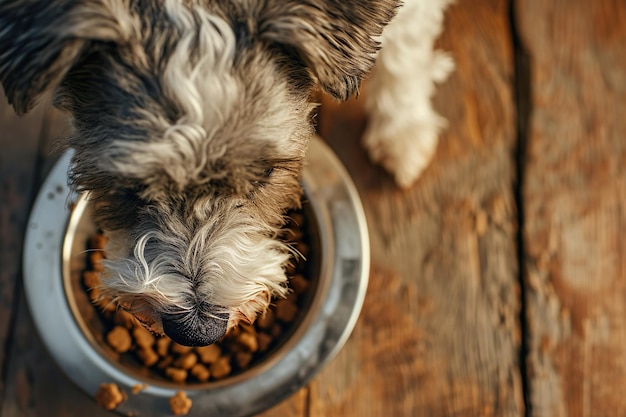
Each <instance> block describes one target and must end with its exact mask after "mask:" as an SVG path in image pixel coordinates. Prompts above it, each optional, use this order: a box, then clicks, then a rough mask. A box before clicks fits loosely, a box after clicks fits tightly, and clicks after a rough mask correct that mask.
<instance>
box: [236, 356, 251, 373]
mask: <svg viewBox="0 0 626 417" xmlns="http://www.w3.org/2000/svg"><path fill="white" fill-rule="evenodd" d="M235 361H237V365H238V366H239V368H240V369H246V368H247V367H248V365H250V362H252V353H250V352H237V353H236V354H235Z"/></svg>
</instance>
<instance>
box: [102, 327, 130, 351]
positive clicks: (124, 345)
mask: <svg viewBox="0 0 626 417" xmlns="http://www.w3.org/2000/svg"><path fill="white" fill-rule="evenodd" d="M107 342H108V343H109V346H111V347H112V348H113V349H114V350H115V351H116V352H118V353H124V352H127V351H128V350H129V349H130V347H131V346H132V344H133V341H132V338H131V337H130V333H129V332H128V329H127V328H126V327H122V326H115V327H114V328H113V330H111V331H110V332H109V333H108V334H107Z"/></svg>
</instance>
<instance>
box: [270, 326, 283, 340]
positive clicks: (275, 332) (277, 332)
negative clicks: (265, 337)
mask: <svg viewBox="0 0 626 417" xmlns="http://www.w3.org/2000/svg"><path fill="white" fill-rule="evenodd" d="M282 333H283V328H282V327H281V325H280V324H278V323H276V324H274V325H273V326H272V330H271V335H272V337H273V338H274V339H276V338H277V337H278V336H280V335H281V334H282Z"/></svg>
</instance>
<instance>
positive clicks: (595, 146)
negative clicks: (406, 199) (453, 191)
mask: <svg viewBox="0 0 626 417" xmlns="http://www.w3.org/2000/svg"><path fill="white" fill-rule="evenodd" d="M516 18H517V26H518V27H519V32H520V34H521V39H522V42H523V45H524V46H525V48H526V50H527V53H528V56H529V62H530V63H531V66H530V82H531V83H532V94H531V95H530V98H531V114H530V116H531V117H530V120H529V126H528V132H529V134H528V144H527V150H526V159H527V164H526V173H525V176H524V188H523V196H524V202H525V204H524V213H525V214H524V219H525V220H524V242H525V244H524V249H525V252H526V259H525V270H526V274H525V282H526V300H527V306H528V308H527V317H528V320H527V321H528V325H529V336H530V339H529V356H528V368H529V373H530V375H531V376H532V379H531V380H530V398H531V399H532V403H533V409H532V410H531V412H532V414H531V415H533V416H537V417H539V416H550V417H558V416H568V417H582V416H593V417H603V416H624V415H626V397H625V396H624V395H623V387H624V386H626V351H625V350H624V344H625V343H626V321H625V320H624V315H625V314H626V303H625V300H626V264H625V263H624V260H625V259H626V240H625V239H624V238H623V233H624V225H625V224H626V176H624V166H625V163H626V122H625V121H624V103H626V48H625V46H624V45H625V44H626V28H625V27H624V22H625V21H626V8H625V7H624V3H623V2H622V1H611V0H596V1H593V2H591V1H585V0H553V1H550V2H545V1H543V0H525V1H521V2H518V4H517V7H516Z"/></svg>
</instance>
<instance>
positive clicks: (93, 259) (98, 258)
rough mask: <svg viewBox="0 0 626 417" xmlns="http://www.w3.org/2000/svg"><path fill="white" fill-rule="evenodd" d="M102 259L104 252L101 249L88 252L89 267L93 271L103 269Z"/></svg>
mask: <svg viewBox="0 0 626 417" xmlns="http://www.w3.org/2000/svg"><path fill="white" fill-rule="evenodd" d="M103 260H104V253H103V252H102V251H96V252H91V253H90V254H89V263H90V264H91V269H93V270H94V271H97V272H102V271H104V264H103V263H102V261H103Z"/></svg>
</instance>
